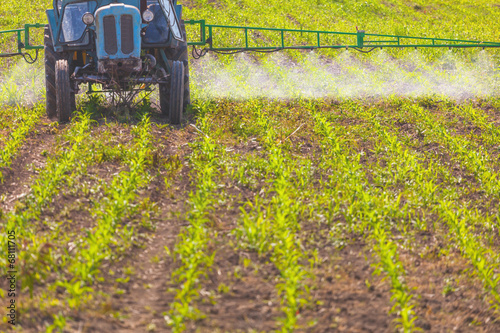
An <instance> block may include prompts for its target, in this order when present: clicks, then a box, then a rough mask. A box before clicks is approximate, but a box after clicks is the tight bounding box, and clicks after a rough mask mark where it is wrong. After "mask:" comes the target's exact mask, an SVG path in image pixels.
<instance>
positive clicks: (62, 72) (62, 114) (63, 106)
mask: <svg viewBox="0 0 500 333" xmlns="http://www.w3.org/2000/svg"><path fill="white" fill-rule="evenodd" d="M55 73H56V82H55V83H56V84H55V86H56V89H57V94H56V109H57V120H58V121H59V122H60V123H66V122H68V121H69V118H70V116H71V113H72V111H73V106H74V104H75V103H74V101H75V94H74V93H73V92H72V91H71V81H70V78H69V66H68V61H67V60H66V59H60V60H57V62H56V66H55Z"/></svg>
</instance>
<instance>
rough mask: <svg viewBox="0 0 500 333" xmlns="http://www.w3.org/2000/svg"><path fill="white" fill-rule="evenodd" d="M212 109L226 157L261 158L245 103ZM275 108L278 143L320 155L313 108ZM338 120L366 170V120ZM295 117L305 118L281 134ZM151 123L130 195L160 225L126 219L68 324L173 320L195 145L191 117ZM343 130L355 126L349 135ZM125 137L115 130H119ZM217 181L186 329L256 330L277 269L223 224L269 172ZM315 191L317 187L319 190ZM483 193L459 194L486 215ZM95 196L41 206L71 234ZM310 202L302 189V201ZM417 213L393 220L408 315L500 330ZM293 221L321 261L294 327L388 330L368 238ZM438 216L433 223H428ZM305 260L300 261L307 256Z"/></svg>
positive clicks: (39, 315)
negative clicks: (146, 160) (145, 172)
mask: <svg viewBox="0 0 500 333" xmlns="http://www.w3.org/2000/svg"><path fill="white" fill-rule="evenodd" d="M281 107H283V106H281ZM286 108H290V109H293V108H295V111H300V112H303V113H304V112H307V111H304V110H301V109H300V107H299V106H297V105H293V103H291V104H289V105H286ZM220 109H221V110H222V111H221V112H223V111H224V112H226V115H225V116H226V118H224V120H223V121H222V123H223V125H221V128H222V129H221V131H226V132H228V134H227V136H221V140H220V143H221V144H225V145H226V146H227V148H228V149H227V151H228V154H229V155H232V156H233V157H234V156H237V155H241V159H243V158H245V157H247V156H249V155H251V154H255V155H256V156H260V157H265V152H262V151H261V150H262V149H259V147H261V146H260V143H259V140H258V139H256V140H252V136H253V135H252V133H251V131H248V132H245V133H240V134H235V132H234V131H235V128H236V126H234V124H235V122H236V120H235V119H234V118H236V117H240V116H242V113H241V112H242V110H236V111H234V112H235V117H231V115H233V114H232V113H231V112H232V110H233V109H232V105H231V103H227V105H222V106H221V107H220ZM331 111H332V112H335V114H336V115H342V113H341V112H339V110H338V106H337V105H334V104H333V105H332V106H331ZM238 112H239V113H238ZM276 118H277V119H279V121H280V124H282V128H281V131H282V132H281V133H280V137H281V138H282V139H283V140H282V141H283V142H284V144H283V147H284V148H285V149H290V151H291V152H292V153H293V154H294V156H296V157H297V158H307V159H310V160H312V161H317V160H318V159H319V156H320V155H321V152H322V150H321V147H320V146H319V143H318V141H317V138H316V137H315V136H314V135H313V133H312V130H313V127H312V126H311V123H310V119H309V118H307V116H305V115H303V114H302V115H300V114H299V115H298V116H293V115H290V116H287V115H284V114H280V115H279V116H276ZM221 119H222V118H221ZM240 120H241V119H240ZM335 121H336V124H337V125H339V126H344V127H345V128H346V131H347V130H350V131H352V132H353V133H357V134H359V137H357V138H353V141H352V142H353V145H354V146H355V149H357V150H359V151H360V150H363V151H365V152H366V156H365V157H364V158H363V160H362V164H363V166H364V167H365V168H366V169H367V170H366V173H367V175H368V177H369V174H370V170H369V168H370V165H372V164H373V163H375V162H376V161H377V158H379V157H380V156H376V155H375V154H374V153H373V152H371V151H370V150H371V149H372V147H373V145H372V142H371V139H370V129H369V128H365V127H366V126H365V124H364V123H363V122H362V121H360V120H359V119H354V118H350V117H349V116H348V115H345V114H344V115H342V117H341V118H338V119H337V120H335ZM302 123H304V125H303V127H301V128H300V130H298V131H297V132H296V133H294V134H293V135H291V136H290V137H288V136H289V135H290V133H292V132H293V131H294V130H295V129H297V128H299V126H300V125H301V124H302ZM394 127H395V128H396V130H399V131H400V132H399V133H400V134H401V135H402V136H407V137H408V138H410V139H411V142H412V143H413V144H414V145H413V146H412V147H411V149H415V150H417V151H420V152H423V153H425V155H426V158H429V159H439V160H440V161H441V163H443V164H444V165H446V166H447V167H448V168H449V169H450V171H452V173H453V175H454V176H456V177H458V176H461V177H462V178H463V179H464V182H463V183H462V184H457V185H455V186H456V189H457V190H460V189H463V188H468V187H470V188H477V187H478V186H479V184H478V183H477V181H476V180H475V179H474V177H472V176H470V174H469V173H467V172H466V171H465V170H464V169H463V168H461V167H460V166H457V165H456V164H454V163H452V162H451V157H450V156H449V152H448V151H447V150H446V149H445V148H444V147H440V146H439V145H436V144H435V143H432V142H428V141H427V140H426V138H425V135H423V136H422V135H419V133H417V132H416V131H415V129H414V127H412V126H411V124H407V123H405V122H404V120H401V122H399V123H395V124H394ZM394 127H393V128H394ZM101 130H102V131H103V132H107V131H111V132H112V133H111V134H109V142H108V143H109V144H117V143H119V142H120V140H119V139H117V137H119V136H120V135H121V134H122V130H123V132H124V133H126V134H127V135H128V134H129V133H128V132H127V130H126V129H123V128H121V127H120V126H117V127H116V128H114V129H113V130H109V129H108V128H107V127H106V126H103V125H102V124H101V126H99V127H98V128H97V129H96V131H101ZM466 130H467V129H466ZM153 132H154V134H155V138H156V139H157V143H158V145H157V151H156V152H155V154H156V157H155V158H156V159H157V164H156V165H154V166H152V167H151V170H150V171H151V175H152V177H153V178H152V180H151V183H150V184H149V185H148V187H147V188H145V189H143V190H141V192H140V198H139V200H138V202H141V201H143V200H146V199H149V201H150V202H151V203H153V204H154V205H156V207H157V208H156V210H155V211H154V212H152V217H151V219H150V222H152V224H153V225H154V226H155V228H156V229H155V230H151V229H148V228H147V227H145V226H143V225H141V223H140V221H141V219H142V216H140V214H137V215H136V216H131V217H130V218H129V219H128V220H127V221H126V223H130V224H132V225H134V226H136V227H137V234H138V239H137V240H135V242H134V246H133V247H132V248H131V249H129V250H127V251H126V253H124V254H122V255H121V256H119V258H118V259H117V260H115V261H113V262H107V263H105V264H104V265H103V267H102V274H103V277H104V281H103V282H101V283H99V284H98V285H97V286H96V289H97V291H98V292H96V293H95V295H94V299H93V300H92V301H90V302H89V303H88V304H86V305H85V306H84V308H82V309H80V310H75V311H71V312H69V313H67V314H68V316H69V317H71V320H69V322H68V325H67V329H66V331H67V332H105V331H113V332H147V331H151V332H170V331H171V330H170V328H169V327H168V326H167V324H166V321H165V314H166V313H167V312H168V311H169V305H170V304H171V302H172V301H173V293H171V292H169V288H176V287H178V286H177V285H175V284H174V283H173V282H172V281H171V275H172V272H173V271H174V270H175V268H176V267H177V265H178V263H177V262H175V261H174V260H173V259H172V258H171V256H169V255H167V251H166V250H165V247H167V248H169V249H170V250H172V249H173V248H174V246H175V244H176V242H177V240H178V238H177V237H178V235H179V233H180V231H181V230H182V228H184V227H185V226H186V223H187V222H186V219H185V214H186V212H187V210H188V209H189V202H188V200H189V193H190V192H191V191H193V189H194V188H193V179H191V178H190V171H191V170H190V169H189V163H188V157H189V154H190V152H191V148H190V147H189V145H188V143H190V142H193V140H195V138H196V137H197V136H198V135H200V134H199V133H198V132H197V131H196V129H194V128H193V127H190V126H187V127H176V128H169V129H168V130H167V129H161V128H159V127H154V130H153ZM346 135H347V134H346ZM349 135H350V137H351V136H352V135H353V134H349ZM54 137H55V136H54V135H53V134H50V133H45V134H44V133H43V131H42V130H39V133H38V134H36V135H33V136H32V137H30V139H29V141H28V142H27V144H26V146H25V148H24V149H23V151H22V153H21V154H20V157H19V158H18V159H16V161H15V164H13V168H12V171H11V172H10V171H9V172H10V173H9V172H8V174H7V177H8V178H7V180H8V181H6V182H5V184H4V185H0V191H5V193H7V194H8V198H9V199H8V200H10V199H11V198H16V197H17V196H18V195H19V194H21V193H24V192H23V190H24V189H25V188H26V187H25V186H29V182H30V177H31V176H32V175H33V174H32V173H31V172H30V171H28V170H26V168H25V166H26V164H29V163H36V164H37V165H39V166H40V167H42V166H43V163H44V160H45V158H43V157H41V155H40V154H41V152H42V151H44V150H47V151H49V154H50V151H51V147H52V146H53V143H54ZM125 137H128V136H125ZM125 137H122V139H123V140H125V139H124V138H125ZM176 158H178V159H179V161H180V164H181V168H180V169H179V170H178V171H177V172H172V173H170V172H169V171H168V170H166V169H165V168H164V167H163V165H164V163H163V162H165V161H168V160H172V159H176ZM122 168H123V166H122V164H121V162H120V161H107V162H104V163H101V164H97V165H94V166H92V167H89V170H88V174H87V175H86V176H84V178H82V181H85V182H88V183H89V186H92V185H96V184H97V183H98V180H99V181H101V182H103V183H109V181H110V179H111V177H112V176H113V174H115V173H116V172H118V171H119V170H121V169H122ZM313 173H314V175H313V176H312V179H313V182H312V183H311V188H313V187H314V186H319V182H318V180H319V179H320V178H321V177H322V176H324V175H325V173H326V171H325V170H320V169H314V170H313ZM165 177H167V178H169V179H170V181H169V184H170V185H171V186H170V187H169V188H165V183H164V178H165ZM18 179H19V180H18ZM220 183H221V185H224V192H222V191H221V193H220V195H221V202H220V203H218V204H217V205H216V207H215V210H214V211H213V212H212V214H211V219H212V222H213V223H212V224H210V225H208V226H207V230H208V231H207V232H208V233H209V234H210V236H211V238H212V241H211V242H210V245H209V248H210V250H211V251H215V252H216V256H215V262H214V264H213V266H212V268H211V270H209V271H207V272H206V273H207V278H205V279H202V280H201V281H200V282H201V286H202V287H201V291H200V295H199V298H198V299H197V300H196V304H195V306H196V307H197V308H199V309H200V310H201V312H202V313H204V314H205V315H206V317H205V318H204V319H200V320H198V321H194V322H188V323H187V332H207V333H212V332H250V329H254V330H256V331H259V332H260V331H272V330H276V329H279V321H278V319H279V318H280V317H281V316H282V312H281V309H280V298H279V297H278V294H277V291H276V284H277V281H279V279H280V274H279V271H278V270H277V269H276V267H275V266H274V265H273V264H272V263H271V262H270V259H269V256H266V255H262V256H258V255H257V253H256V252H255V251H251V250H249V249H244V248H240V247H238V245H239V244H238V240H237V238H236V237H235V236H234V234H233V233H232V232H231V231H232V230H234V229H235V228H236V227H237V226H238V223H239V216H240V210H239V209H240V207H241V206H242V205H243V204H244V203H246V202H248V201H253V199H254V198H255V197H256V196H259V195H260V190H261V188H262V187H264V186H267V183H265V182H264V180H260V181H257V182H256V183H253V184H252V186H244V185H242V184H237V183H236V182H235V181H234V180H232V179H229V177H224V178H223V179H221V180H220ZM450 186H451V185H450ZM390 190H395V191H396V190H397V189H390ZM318 191H319V192H315V193H320V192H321V191H320V190H318ZM484 198H485V197H484V193H481V192H478V191H471V192H470V193H465V194H464V197H463V198H460V200H461V201H462V202H469V204H470V205H471V206H472V207H479V208H480V209H481V210H482V211H484V213H485V214H486V213H487V212H490V213H491V212H493V211H494V208H492V207H493V206H495V205H497V204H498V202H497V201H485V200H483V199H484ZM98 199H99V193H97V194H93V195H92V196H91V197H86V196H84V195H81V194H79V193H78V192H77V191H76V192H75V190H74V189H73V190H72V189H62V191H61V193H60V195H59V196H58V198H57V200H56V203H55V204H54V205H53V207H52V208H51V209H47V210H45V211H44V213H43V216H42V219H43V220H57V221H65V222H66V223H64V224H63V225H62V228H63V229H64V232H67V233H68V234H79V233H81V232H83V231H85V230H87V229H88V228H89V227H90V226H92V225H93V224H94V222H95V221H94V219H93V218H92V216H90V214H89V213H88V207H89V206H90V205H91V200H98ZM16 201H17V199H14V200H12V203H9V204H8V205H7V204H5V203H4V204H3V205H4V206H2V207H5V210H10V209H12V207H13V205H15V203H16ZM78 201H79V202H78ZM307 204H308V202H307V200H305V201H304V205H307ZM423 212H425V213H426V214H427V218H428V219H429V226H428V230H429V231H426V232H420V231H417V230H414V229H413V228H412V227H408V229H409V230H408V231H407V232H406V233H404V234H403V233H402V226H401V227H400V226H398V227H397V228H394V229H395V230H393V241H395V242H397V243H398V245H399V256H400V260H401V261H402V263H403V264H404V267H405V269H406V272H407V276H405V281H406V282H407V284H408V286H409V287H410V289H411V293H412V295H414V299H413V301H414V305H415V308H414V309H415V312H416V314H417V316H418V320H417V322H416V325H417V326H419V327H421V328H422V329H423V331H429V332H450V331H457V332H477V331H482V332H498V331H500V327H499V325H500V324H499V322H498V321H496V318H497V317H498V314H496V313H494V312H493V310H491V309H490V304H489V303H488V300H489V298H488V296H487V293H485V292H484V290H483V288H482V287H481V283H480V281H479V280H478V278H477V277H475V276H473V275H471V274H470V272H471V266H470V264H468V263H467V262H466V261H465V260H464V259H463V257H462V256H461V254H460V253H459V252H458V251H457V250H456V249H455V248H454V244H451V243H450V241H449V240H447V239H446V236H445V235H446V234H447V232H448V231H447V230H446V228H445V227H444V226H443V225H444V223H443V222H442V221H439V220H438V218H437V217H436V216H434V215H432V212H429V210H428V209H427V208H425V207H424V208H422V213H423ZM300 224H301V232H300V235H299V237H300V239H301V242H302V244H303V246H304V253H306V254H307V255H309V254H310V253H311V252H312V251H313V250H316V249H317V251H318V262H317V264H316V265H315V266H314V267H313V268H312V269H311V273H312V276H313V277H311V278H310V279H308V280H307V281H305V283H306V284H307V285H308V286H309V287H310V289H309V292H308V293H305V294H304V296H303V297H304V299H306V300H307V302H306V304H305V305H304V306H302V307H301V308H300V310H299V325H300V327H299V328H298V329H297V332H311V333H313V332H314V333H316V332H317V333H323V332H325V333H326V332H394V331H395V330H396V325H397V323H396V322H395V321H394V320H395V319H396V318H397V314H396V313H389V312H390V308H391V307H392V305H393V303H392V302H391V300H390V297H391V290H390V284H389V282H388V281H386V280H384V279H383V278H384V275H383V274H382V275H381V276H376V275H374V274H373V272H374V268H373V266H372V264H374V263H376V262H377V261H378V258H377V257H376V256H374V254H373V245H372V244H371V243H370V241H369V240H366V239H365V238H364V237H363V235H352V234H349V233H347V232H346V231H345V230H344V231H342V232H340V234H330V232H331V230H332V229H334V228H336V227H338V228H339V229H342V227H343V226H344V225H345V221H344V219H343V217H342V213H341V212H339V214H338V217H337V218H336V219H335V220H334V221H331V222H330V223H323V222H321V223H319V222H318V221H317V220H315V219H313V218H309V217H303V218H301V220H300ZM434 224H435V225H437V227H436V228H433V225H434ZM408 226H410V223H409V221H408ZM47 232H48V230H47ZM336 237H338V239H337V238H336ZM478 237H482V236H481V235H478ZM341 242H342V244H341ZM498 244H500V243H498V242H495V243H494V244H490V247H491V248H492V250H496V249H498ZM304 266H305V267H308V263H307V262H304ZM125 277H129V279H130V280H129V281H128V282H126V283H121V282H118V281H117V279H118V278H125ZM44 289H45V286H44V285H40V286H36V288H35V298H34V299H33V300H29V297H28V296H27V291H23V293H24V294H25V295H24V296H23V301H24V306H25V308H28V309H30V308H31V309H32V311H30V313H28V312H26V313H24V314H23V315H24V316H23V317H22V318H23V320H24V330H23V331H24V332H40V331H43V330H44V327H46V326H47V323H51V322H52V321H53V319H52V317H51V314H53V313H57V311H59V310H65V309H62V308H60V307H57V306H54V307H53V308H50V307H49V308H46V309H43V310H42V309H39V306H40V299H39V298H38V297H40V295H41V294H42V291H44ZM445 291H446V292H445ZM61 298H62V296H61ZM0 328H4V326H0Z"/></svg>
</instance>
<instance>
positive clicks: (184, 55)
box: [165, 20, 191, 111]
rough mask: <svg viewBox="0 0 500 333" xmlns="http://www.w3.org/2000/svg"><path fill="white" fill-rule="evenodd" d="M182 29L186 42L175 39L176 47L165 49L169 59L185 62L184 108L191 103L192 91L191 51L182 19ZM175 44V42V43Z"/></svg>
mask: <svg viewBox="0 0 500 333" xmlns="http://www.w3.org/2000/svg"><path fill="white" fill-rule="evenodd" d="M181 31H182V36H183V37H184V42H178V41H175V43H176V44H177V45H176V46H175V47H174V48H167V49H165V55H166V56H167V59H169V60H172V61H181V62H182V63H183V64H184V110H183V111H186V108H187V106H188V105H189V104H191V91H190V89H189V51H188V45H187V35H186V25H185V24H184V21H183V20H182V21H181ZM174 45H175V44H174Z"/></svg>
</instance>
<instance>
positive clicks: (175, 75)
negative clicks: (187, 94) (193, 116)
mask: <svg viewBox="0 0 500 333" xmlns="http://www.w3.org/2000/svg"><path fill="white" fill-rule="evenodd" d="M166 95H168V94H166ZM168 109H169V121H170V123H171V124H173V125H179V124H180V123H181V122H182V114H183V113H184V64H183V63H182V62H181V61H174V62H173V63H172V74H171V75H170V98H169V105H168Z"/></svg>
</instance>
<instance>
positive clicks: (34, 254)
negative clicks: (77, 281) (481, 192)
mask: <svg viewBox="0 0 500 333" xmlns="http://www.w3.org/2000/svg"><path fill="white" fill-rule="evenodd" d="M91 127H92V121H91V120H90V116H89V115H88V114H86V113H80V114H79V115H78V116H76V117H75V118H74V119H73V122H72V123H71V125H70V126H69V127H68V128H67V130H66V131H65V132H64V134H63V135H62V137H63V138H64V140H66V141H67V142H68V144H69V147H68V148H67V149H64V150H61V151H60V153H59V154H57V155H56V156H54V157H51V158H49V159H48V161H47V163H46V166H45V168H44V169H43V170H41V171H40V173H39V175H38V177H37V178H36V179H35V180H34V182H33V184H32V185H31V189H30V192H29V194H28V195H27V197H26V199H25V202H24V207H22V208H20V209H17V210H16V211H13V212H11V213H8V214H7V215H6V216H5V217H4V219H5V223H4V224H3V227H2V229H3V230H14V231H15V232H16V235H18V236H17V237H18V241H19V243H20V244H24V245H23V246H22V247H21V248H20V250H19V253H18V258H19V262H20V265H21V269H22V271H23V274H21V275H20V281H21V286H22V287H23V288H24V287H26V286H28V287H29V288H30V290H32V287H33V284H34V283H35V282H36V281H39V280H41V279H42V278H43V277H44V276H45V275H46V273H47V270H50V269H51V268H50V265H45V264H44V260H45V259H46V257H47V249H50V247H47V244H50V241H49V239H48V238H47V237H48V236H46V235H44V234H43V233H37V226H36V225H35V224H34V222H37V221H38V220H39V218H40V215H41V213H42V210H43V209H44V208H45V207H46V206H48V205H50V204H51V202H52V200H53V199H54V197H55V196H56V195H57V193H58V192H59V190H60V187H61V185H62V184H64V183H65V182H67V181H68V180H69V179H71V177H72V175H73V173H76V172H78V170H81V169H85V168H86V166H87V165H88V164H89V163H90V162H91V154H89V146H88V144H89V141H90V140H89V139H90V130H91ZM4 234H6V232H3V233H2V234H1V236H0V241H1V243H2V244H5V241H6V239H5V237H4V236H3V235H4ZM49 252H50V250H49ZM0 260H3V259H0ZM6 267H7V265H6V262H4V261H2V269H3V270H5V269H6ZM4 273H5V272H4Z"/></svg>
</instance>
